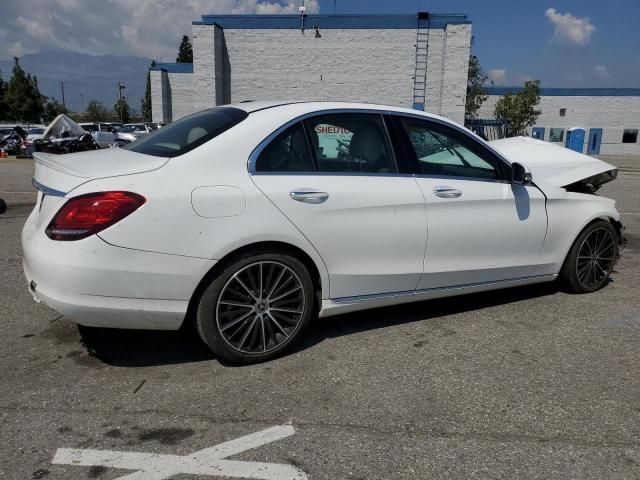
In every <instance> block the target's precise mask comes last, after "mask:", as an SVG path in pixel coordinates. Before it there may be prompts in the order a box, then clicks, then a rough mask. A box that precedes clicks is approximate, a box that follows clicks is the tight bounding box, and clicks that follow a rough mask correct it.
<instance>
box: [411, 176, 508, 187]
mask: <svg viewBox="0 0 640 480" xmlns="http://www.w3.org/2000/svg"><path fill="white" fill-rule="evenodd" d="M414 177H416V178H433V179H434V180H468V181H471V182H484V183H506V184H509V185H511V182H510V181H508V180H501V179H499V178H486V177H463V176H456V175H431V174H427V173H420V174H415V175H414Z"/></svg>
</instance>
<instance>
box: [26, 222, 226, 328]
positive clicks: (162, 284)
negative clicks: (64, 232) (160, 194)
mask: <svg viewBox="0 0 640 480" xmlns="http://www.w3.org/2000/svg"><path fill="white" fill-rule="evenodd" d="M30 229H31V226H30V225H29V221H27V224H26V225H25V228H24V230H23V233H22V244H23V250H24V260H23V267H24V273H25V276H26V278H27V283H28V285H29V289H30V290H31V293H32V295H33V296H34V297H35V299H36V300H41V301H43V302H44V303H46V304H47V305H49V306H50V307H51V308H53V309H54V310H56V311H58V312H59V313H61V314H62V315H64V316H65V317H68V318H69V319H71V320H73V321H74V322H76V323H78V324H81V325H87V326H95V327H107V328H131V329H158V330H176V329H178V328H180V325H181V324H182V322H183V320H184V317H185V314H186V312H187V307H188V305H189V300H190V299H191V296H192V295H193V292H194V291H195V289H196V287H197V285H198V283H199V282H200V281H201V280H202V278H203V277H204V275H205V274H206V272H207V271H209V269H210V268H211V267H212V266H213V265H214V264H215V261H213V260H207V259H201V258H193V257H184V256H179V255H166V254H160V253H152V252H142V251H139V250H131V249H127V248H121V247H115V246H113V245H110V244H108V243H106V242H104V241H103V240H102V239H100V238H99V237H98V236H96V235H94V236H92V237H89V238H86V239H83V240H79V241H75V242H57V241H53V240H50V239H49V238H47V237H46V235H45V234H44V232H42V231H30Z"/></svg>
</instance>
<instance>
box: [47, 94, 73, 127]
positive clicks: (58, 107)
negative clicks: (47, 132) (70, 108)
mask: <svg viewBox="0 0 640 480" xmlns="http://www.w3.org/2000/svg"><path fill="white" fill-rule="evenodd" d="M61 113H67V112H66V110H65V108H64V106H62V104H61V103H60V102H58V100H56V99H55V98H51V97H50V98H49V99H48V100H47V103H45V105H44V113H43V114H42V120H43V121H44V123H49V122H51V121H52V120H53V119H54V118H56V117H57V116H58V115H60V114H61Z"/></svg>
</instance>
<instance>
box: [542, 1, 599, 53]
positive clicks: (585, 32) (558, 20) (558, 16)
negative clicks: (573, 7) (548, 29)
mask: <svg viewBox="0 0 640 480" xmlns="http://www.w3.org/2000/svg"><path fill="white" fill-rule="evenodd" d="M545 16H546V17H547V18H548V19H549V21H550V22H551V23H552V24H553V26H554V33H553V38H552V40H554V41H558V42H560V43H567V44H571V45H586V44H587V43H589V41H590V40H591V34H592V33H593V32H595V31H596V27H595V26H593V24H592V23H591V22H590V21H589V18H588V17H584V18H578V17H575V16H574V15H573V14H571V13H569V12H567V13H559V12H557V11H556V9H555V8H548V9H547V11H546V12H545Z"/></svg>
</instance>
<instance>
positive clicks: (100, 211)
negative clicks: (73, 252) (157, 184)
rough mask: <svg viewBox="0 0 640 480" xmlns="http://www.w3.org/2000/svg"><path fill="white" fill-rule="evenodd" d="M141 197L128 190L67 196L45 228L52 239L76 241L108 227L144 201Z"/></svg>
mask: <svg viewBox="0 0 640 480" xmlns="http://www.w3.org/2000/svg"><path fill="white" fill-rule="evenodd" d="M145 201H146V200H145V198H144V197H143V196H141V195H138V194H137V193H131V192H100V193H89V194H87V195H80V196H78V197H75V198H72V199H70V200H69V201H68V202H67V203H65V204H64V205H63V206H62V208H61V209H60V210H59V211H58V213H56V215H55V216H54V217H53V220H51V223H49V226H48V227H47V230H46V233H47V236H48V237H49V238H51V239H53V240H80V239H81V238H86V237H89V236H91V235H93V234H95V233H98V232H100V231H102V230H104V229H105V228H107V227H110V226H111V225H113V224H114V223H117V222H119V221H120V220H122V219H123V218H125V217H126V216H127V215H130V214H131V213H133V212H135V211H136V210H137V209H138V208H140V207H141V206H142V205H144V203H145Z"/></svg>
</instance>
